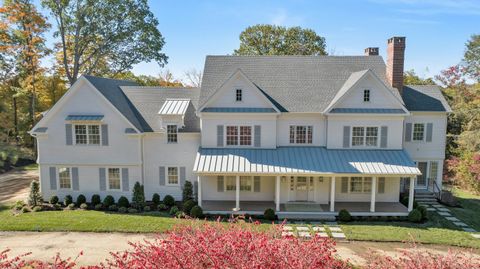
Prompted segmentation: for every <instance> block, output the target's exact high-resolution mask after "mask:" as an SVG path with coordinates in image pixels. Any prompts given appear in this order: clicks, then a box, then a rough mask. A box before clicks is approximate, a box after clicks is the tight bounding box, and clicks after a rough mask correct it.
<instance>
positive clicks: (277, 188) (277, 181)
mask: <svg viewBox="0 0 480 269" xmlns="http://www.w3.org/2000/svg"><path fill="white" fill-rule="evenodd" d="M275 211H277V212H278V211H280V176H277V178H276V179H275Z"/></svg>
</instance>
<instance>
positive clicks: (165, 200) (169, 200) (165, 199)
mask: <svg viewBox="0 0 480 269" xmlns="http://www.w3.org/2000/svg"><path fill="white" fill-rule="evenodd" d="M163 203H164V204H165V205H166V206H168V207H172V206H174V205H175V198H173V196H171V195H165V197H163Z"/></svg>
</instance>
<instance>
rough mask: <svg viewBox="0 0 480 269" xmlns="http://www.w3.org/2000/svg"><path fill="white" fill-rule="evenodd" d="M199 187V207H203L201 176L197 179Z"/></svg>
mask: <svg viewBox="0 0 480 269" xmlns="http://www.w3.org/2000/svg"><path fill="white" fill-rule="evenodd" d="M197 186H198V187H197V192H198V193H197V199H198V206H200V207H202V181H201V180H200V176H198V177H197Z"/></svg>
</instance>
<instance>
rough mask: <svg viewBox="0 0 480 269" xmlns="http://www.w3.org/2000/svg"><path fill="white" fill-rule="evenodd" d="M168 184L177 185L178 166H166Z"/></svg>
mask: <svg viewBox="0 0 480 269" xmlns="http://www.w3.org/2000/svg"><path fill="white" fill-rule="evenodd" d="M167 179H168V181H167V183H168V185H178V167H168V168H167Z"/></svg>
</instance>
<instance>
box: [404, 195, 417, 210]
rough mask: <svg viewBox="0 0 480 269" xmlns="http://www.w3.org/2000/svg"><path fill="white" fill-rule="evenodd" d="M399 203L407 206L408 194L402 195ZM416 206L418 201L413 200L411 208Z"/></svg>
mask: <svg viewBox="0 0 480 269" xmlns="http://www.w3.org/2000/svg"><path fill="white" fill-rule="evenodd" d="M400 203H402V204H403V205H404V206H406V207H408V196H404V197H403V198H402V200H400ZM417 207H418V202H417V201H415V200H413V208H417Z"/></svg>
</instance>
